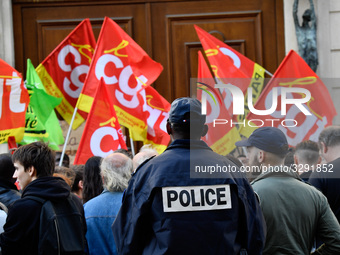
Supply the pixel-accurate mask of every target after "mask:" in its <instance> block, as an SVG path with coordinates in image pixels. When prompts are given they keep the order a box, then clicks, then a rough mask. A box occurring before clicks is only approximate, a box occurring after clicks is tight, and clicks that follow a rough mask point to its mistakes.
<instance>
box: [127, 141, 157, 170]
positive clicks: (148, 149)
mask: <svg viewBox="0 0 340 255" xmlns="http://www.w3.org/2000/svg"><path fill="white" fill-rule="evenodd" d="M158 155H159V153H158V152H157V151H156V150H155V149H154V148H153V147H152V145H151V144H145V145H143V146H142V147H141V148H140V150H139V152H138V153H137V154H136V155H135V156H134V157H133V160H132V161H133V170H136V169H137V167H138V166H139V165H140V164H142V163H143V162H144V161H145V160H147V159H149V158H151V157H153V156H158Z"/></svg>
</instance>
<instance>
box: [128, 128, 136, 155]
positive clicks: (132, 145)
mask: <svg viewBox="0 0 340 255" xmlns="http://www.w3.org/2000/svg"><path fill="white" fill-rule="evenodd" d="M129 137H130V145H131V153H132V157H134V156H135V146H134V144H133V140H132V137H131V131H130V128H129Z"/></svg>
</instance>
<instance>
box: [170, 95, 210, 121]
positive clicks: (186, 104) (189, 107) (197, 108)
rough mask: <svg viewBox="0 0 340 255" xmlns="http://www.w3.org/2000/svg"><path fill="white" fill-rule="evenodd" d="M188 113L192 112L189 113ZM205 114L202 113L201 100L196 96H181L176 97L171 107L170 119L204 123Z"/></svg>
mask: <svg viewBox="0 0 340 255" xmlns="http://www.w3.org/2000/svg"><path fill="white" fill-rule="evenodd" d="M187 113H190V115H188V114H187ZM205 120H206V117H205V115H203V114H201V102H200V101H199V100H198V99H196V98H191V97H181V98H177V99H175V100H174V101H173V102H172V104H171V108H170V112H169V121H170V122H171V123H192V122H195V123H201V124H204V123H205Z"/></svg>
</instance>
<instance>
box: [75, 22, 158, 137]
mask: <svg viewBox="0 0 340 255" xmlns="http://www.w3.org/2000/svg"><path fill="white" fill-rule="evenodd" d="M162 70H163V67H162V66H161V65H160V64H159V63H157V62H155V61H153V60H152V59H151V58H150V57H149V56H148V55H147V54H146V53H145V52H144V50H143V49H142V48H141V47H140V46H139V45H138V44H137V43H136V42H134V41H133V40H132V39H131V38H130V37H129V36H128V35H127V34H126V33H125V32H124V31H123V30H122V29H121V28H120V27H119V26H118V25H117V24H116V23H115V22H114V21H113V20H111V19H110V18H108V17H105V20H104V23H103V26H102V29H101V31H100V35H99V38H98V43H97V47H96V50H95V54H94V56H93V61H92V63H91V66H90V70H89V73H88V76H87V78H86V80H85V83H84V87H83V90H82V92H81V95H80V97H79V100H78V104H77V105H78V107H79V109H81V110H83V111H86V112H89V110H90V107H91V105H92V102H93V97H94V93H95V91H96V88H97V86H98V84H99V80H100V78H103V80H104V83H105V84H106V85H108V89H109V93H110V95H111V96H112V97H113V103H114V105H115V110H116V113H117V116H118V119H119V123H120V124H121V125H123V126H125V127H127V128H129V129H130V131H131V132H132V136H133V138H134V140H141V141H143V140H145V138H146V132H147V124H146V119H147V113H146V102H145V101H144V100H143V98H144V97H145V96H144V95H145V91H144V90H142V88H143V87H145V86H148V85H150V84H151V83H152V82H153V81H155V80H156V79H157V77H158V76H159V74H160V73H161V71H162ZM137 92H140V93H137ZM143 93H144V95H141V94H143Z"/></svg>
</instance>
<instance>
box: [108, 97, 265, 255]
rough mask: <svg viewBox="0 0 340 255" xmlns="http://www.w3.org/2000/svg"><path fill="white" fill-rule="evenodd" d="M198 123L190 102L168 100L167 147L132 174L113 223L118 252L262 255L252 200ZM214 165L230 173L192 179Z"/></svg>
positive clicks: (197, 106)
mask: <svg viewBox="0 0 340 255" xmlns="http://www.w3.org/2000/svg"><path fill="white" fill-rule="evenodd" d="M205 121H206V117H205V115H202V114H201V103H200V102H199V101H198V100H197V99H193V98H179V99H176V100H175V101H173V102H172V104H171V109H170V112H169V119H168V122H167V126H166V127H167V132H168V134H169V135H170V137H171V139H172V143H171V144H170V146H169V147H168V148H167V149H166V150H165V151H164V152H163V153H162V154H160V155H159V156H157V157H154V158H152V159H151V160H149V161H147V162H145V163H143V164H142V165H141V166H140V167H139V168H137V171H136V172H135V173H134V174H133V176H132V178H131V180H130V182H129V186H128V188H127V189H126V191H125V194H124V198H123V203H122V207H121V209H120V210H119V213H118V215H117V218H116V220H115V221H114V223H113V226H112V230H113V235H114V239H115V243H116V245H117V250H118V253H119V254H246V252H247V254H249V255H255V254H256V255H259V254H261V253H262V249H263V246H264V240H265V226H264V220H263V215H262V212H261V209H260V207H259V205H258V202H257V199H256V196H255V194H254V192H253V190H252V188H251V186H250V184H249V183H248V181H247V180H246V178H245V175H244V174H243V173H241V172H240V169H239V168H238V167H237V166H236V165H235V164H233V163H232V162H231V161H229V160H228V159H227V158H225V157H224V156H222V155H218V154H217V153H215V152H213V151H212V149H211V148H209V147H208V146H207V144H206V143H205V142H204V141H202V140H201V137H202V136H204V135H205V134H206V133H207V131H208V126H207V125H205ZM216 164H217V165H219V166H220V167H221V168H222V167H224V168H226V169H227V168H228V167H233V169H234V170H235V171H234V172H232V171H226V172H223V173H222V174H221V175H219V176H218V177H217V176H211V175H209V173H208V174H207V173H198V175H196V176H195V174H196V173H195V169H197V167H198V168H204V167H205V168H207V167H209V166H216Z"/></svg>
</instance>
